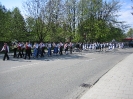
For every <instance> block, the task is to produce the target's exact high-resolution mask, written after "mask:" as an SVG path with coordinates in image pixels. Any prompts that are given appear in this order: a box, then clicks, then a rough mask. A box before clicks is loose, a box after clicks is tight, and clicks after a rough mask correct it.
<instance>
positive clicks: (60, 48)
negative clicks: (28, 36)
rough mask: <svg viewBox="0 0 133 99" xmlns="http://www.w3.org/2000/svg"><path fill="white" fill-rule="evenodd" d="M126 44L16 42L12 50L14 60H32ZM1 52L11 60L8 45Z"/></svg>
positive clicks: (108, 48)
mask: <svg viewBox="0 0 133 99" xmlns="http://www.w3.org/2000/svg"><path fill="white" fill-rule="evenodd" d="M123 47H124V43H122V42H121V43H112V42H111V43H72V42H69V43H68V42H66V43H62V42H59V43H55V42H53V43H43V42H40V43H37V42H35V43H34V44H31V43H29V42H26V43H24V42H14V43H13V44H12V50H13V53H14V54H13V58H24V59H27V58H28V59H31V57H32V58H38V57H44V56H45V55H47V56H52V55H63V54H66V55H67V54H68V51H69V53H70V54H72V52H73V51H75V50H78V51H82V50H86V49H88V50H100V51H103V50H104V51H106V50H111V49H114V48H123ZM1 51H4V53H5V54H4V57H3V60H5V58H7V60H9V56H8V52H9V46H8V45H7V43H4V46H3V48H2V50H1Z"/></svg>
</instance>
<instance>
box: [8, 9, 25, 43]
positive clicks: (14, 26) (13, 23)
mask: <svg viewBox="0 0 133 99" xmlns="http://www.w3.org/2000/svg"><path fill="white" fill-rule="evenodd" d="M9 20H10V27H9V30H10V39H17V40H19V41H23V40H24V39H25V40H26V38H27V30H26V24H25V21H24V18H23V16H22V15H21V13H20V10H19V9H18V8H17V7H16V8H14V10H13V11H12V12H11V19H9Z"/></svg>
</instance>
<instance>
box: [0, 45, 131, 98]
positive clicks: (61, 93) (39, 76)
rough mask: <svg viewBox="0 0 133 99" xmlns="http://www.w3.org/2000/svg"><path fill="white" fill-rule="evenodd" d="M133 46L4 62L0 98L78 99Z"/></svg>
mask: <svg viewBox="0 0 133 99" xmlns="http://www.w3.org/2000/svg"><path fill="white" fill-rule="evenodd" d="M131 53H133V48H126V49H116V50H115V51H108V52H91V51H84V52H82V53H79V52H75V53H74V54H72V55H63V56H52V57H44V58H40V59H37V60H36V59H31V60H24V59H13V58H11V57H12V56H11V57H10V60H9V61H3V60H2V56H0V99H78V98H79V97H80V96H81V95H82V94H84V92H85V91H87V90H89V87H91V86H93V85H94V84H95V83H96V82H97V81H98V79H100V77H101V76H103V75H104V74H105V73H106V72H108V71H109V70H110V69H111V68H113V67H114V66H115V64H117V63H118V62H120V61H122V60H123V59H124V58H126V57H127V56H128V55H129V54H131Z"/></svg>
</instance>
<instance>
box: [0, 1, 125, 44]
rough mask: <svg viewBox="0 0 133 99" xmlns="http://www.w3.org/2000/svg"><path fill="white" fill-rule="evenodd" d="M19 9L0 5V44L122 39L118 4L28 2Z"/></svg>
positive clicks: (102, 2) (97, 2)
mask: <svg viewBox="0 0 133 99" xmlns="http://www.w3.org/2000/svg"><path fill="white" fill-rule="evenodd" d="M23 6H24V10H25V11H26V13H25V16H26V17H25V19H24V17H23V16H22V14H21V12H20V10H19V9H18V8H15V9H13V11H10V10H7V9H5V7H4V6H2V5H0V34H1V37H0V40H1V41H11V40H14V39H17V40H20V41H27V40H30V41H45V42H49V41H50V42H60V41H62V42H65V41H74V42H107V41H111V40H112V39H116V40H120V39H121V38H122V37H123V30H122V29H123V27H122V24H123V23H122V22H119V21H117V18H118V15H117V11H119V10H120V4H119V2H118V1H117V0H111V1H106V0H28V1H26V2H24V5H23Z"/></svg>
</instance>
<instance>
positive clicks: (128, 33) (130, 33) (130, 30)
mask: <svg viewBox="0 0 133 99" xmlns="http://www.w3.org/2000/svg"><path fill="white" fill-rule="evenodd" d="M126 35H127V37H133V29H132V28H130V29H129V30H128V32H127V33H126Z"/></svg>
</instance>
